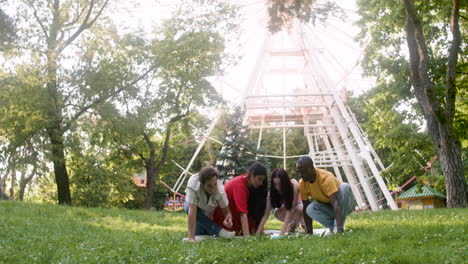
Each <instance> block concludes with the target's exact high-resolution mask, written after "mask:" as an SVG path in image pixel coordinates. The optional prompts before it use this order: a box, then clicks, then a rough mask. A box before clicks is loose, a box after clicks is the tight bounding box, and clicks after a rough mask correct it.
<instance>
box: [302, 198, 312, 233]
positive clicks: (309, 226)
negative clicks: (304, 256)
mask: <svg viewBox="0 0 468 264" xmlns="http://www.w3.org/2000/svg"><path fill="white" fill-rule="evenodd" d="M302 204H303V205H304V207H303V208H302V213H303V217H304V223H305V226H306V232H307V234H312V233H313V229H312V218H310V217H309V216H308V215H307V212H306V211H307V206H309V204H310V202H309V200H302Z"/></svg>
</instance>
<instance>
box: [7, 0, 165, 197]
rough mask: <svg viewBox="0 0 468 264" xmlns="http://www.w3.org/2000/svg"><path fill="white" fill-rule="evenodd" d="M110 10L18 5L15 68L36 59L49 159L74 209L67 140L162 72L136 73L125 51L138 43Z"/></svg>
mask: <svg viewBox="0 0 468 264" xmlns="http://www.w3.org/2000/svg"><path fill="white" fill-rule="evenodd" d="M108 5H109V0H89V1H78V2H77V1H59V0H48V1H44V0H42V1H30V0H24V1H23V2H22V3H21V4H19V5H18V6H19V10H18V14H19V18H21V19H22V20H21V21H20V22H19V23H18V24H17V25H21V27H19V28H18V40H17V46H18V51H21V52H17V53H15V54H19V58H18V60H12V61H11V63H12V64H14V63H20V62H21V61H24V60H25V59H28V57H30V58H31V59H33V60H36V62H37V63H36V68H37V70H38V72H39V74H40V76H41V77H42V78H43V83H42V85H41V86H40V87H39V89H38V90H39V91H40V92H41V93H42V96H43V97H42V100H40V101H39V102H40V103H41V106H40V109H41V110H42V111H43V113H44V120H45V122H44V123H43V127H42V129H43V131H45V133H46V135H47V138H48V139H49V142H50V144H49V146H50V148H49V150H48V152H49V153H50V156H49V155H48V157H50V159H51V161H52V163H53V167H54V175H55V181H56V185H57V194H58V202H59V204H71V193H70V184H69V174H68V170H67V163H66V148H67V145H66V140H67V136H68V133H70V132H71V131H72V130H71V129H72V128H73V127H74V126H76V124H77V120H79V119H80V118H81V117H82V116H83V115H85V114H87V113H89V112H92V111H93V110H95V109H96V108H97V107H99V105H101V104H105V103H106V101H108V100H110V99H111V98H114V97H117V96H122V94H123V95H125V94H126V93H127V92H132V89H133V91H134V88H135V85H136V84H137V83H138V82H139V81H140V80H141V79H143V78H144V77H145V76H146V75H148V74H149V73H150V72H152V71H154V69H155V68H156V67H155V66H154V65H145V66H147V68H145V67H140V68H139V69H138V70H135V69H134V68H133V67H135V66H136V67H138V66H139V65H138V64H137V63H135V62H134V61H131V60H132V59H134V58H135V56H131V55H132V51H131V50H127V49H125V48H122V47H123V46H125V45H127V42H128V41H132V40H131V39H130V40H129V39H125V38H122V37H120V36H118V32H117V30H116V29H115V28H114V27H113V25H112V22H111V21H110V20H106V18H105V17H104V16H103V12H104V9H105V8H106V7H107V6H108ZM31 18H33V19H31ZM100 20H102V23H100V24H99V21H100ZM116 36H118V37H116ZM96 38H103V39H106V40H107V43H106V45H105V46H101V47H93V46H91V44H92V43H93V42H92V41H93V39H96ZM101 43H102V42H101ZM76 55H78V56H76ZM113 55H116V56H114V57H112V56H113ZM136 59H140V58H136ZM65 61H66V63H65ZM12 73H13V74H14V72H12Z"/></svg>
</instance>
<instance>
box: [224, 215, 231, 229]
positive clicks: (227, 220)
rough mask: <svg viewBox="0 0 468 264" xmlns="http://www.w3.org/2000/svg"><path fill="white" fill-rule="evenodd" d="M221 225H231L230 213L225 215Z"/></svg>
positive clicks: (229, 226)
mask: <svg viewBox="0 0 468 264" xmlns="http://www.w3.org/2000/svg"><path fill="white" fill-rule="evenodd" d="M223 225H224V226H226V227H228V228H231V227H232V216H231V215H228V216H226V218H224V221H223Z"/></svg>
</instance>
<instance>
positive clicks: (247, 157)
mask: <svg viewBox="0 0 468 264" xmlns="http://www.w3.org/2000/svg"><path fill="white" fill-rule="evenodd" d="M224 120H225V121H226V130H227V132H226V136H225V139H224V140H223V147H222V148H221V151H220V153H219V155H218V157H217V159H218V164H217V169H218V170H219V175H220V176H221V177H222V178H228V177H235V176H238V175H241V174H243V173H246V172H247V170H248V168H249V164H252V163H253V162H254V161H255V160H256V146H255V142H253V141H252V140H251V139H250V138H249V134H250V130H249V127H248V126H246V125H244V124H243V122H244V112H243V111H242V109H241V108H240V107H235V108H234V110H233V111H232V113H231V114H228V115H225V116H224Z"/></svg>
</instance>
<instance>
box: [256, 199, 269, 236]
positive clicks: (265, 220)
mask: <svg viewBox="0 0 468 264" xmlns="http://www.w3.org/2000/svg"><path fill="white" fill-rule="evenodd" d="M270 211H271V202H270V196H268V199H267V201H266V208H265V213H264V214H263V217H262V221H260V224H259V225H258V228H257V235H260V234H261V233H262V232H263V230H264V227H265V224H266V222H267V220H268V218H269V217H270Z"/></svg>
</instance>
